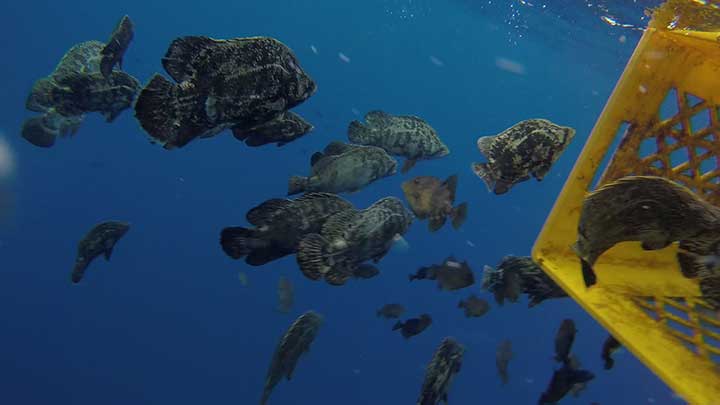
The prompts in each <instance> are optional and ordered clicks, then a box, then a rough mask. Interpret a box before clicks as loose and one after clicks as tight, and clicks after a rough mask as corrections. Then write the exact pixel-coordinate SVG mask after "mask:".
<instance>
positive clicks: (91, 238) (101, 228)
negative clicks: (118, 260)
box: [71, 221, 130, 283]
mask: <svg viewBox="0 0 720 405" xmlns="http://www.w3.org/2000/svg"><path fill="white" fill-rule="evenodd" d="M128 230H130V224H129V223H127V222H119V221H105V222H101V223H99V224H97V225H95V226H94V227H93V228H92V229H90V231H89V232H88V233H87V234H85V236H84V237H83V238H82V239H81V240H80V242H79V243H78V248H77V256H76V257H75V267H74V268H73V271H72V275H71V280H72V282H73V283H79V282H80V281H81V280H82V279H83V276H84V275H85V270H86V269H87V267H88V266H89V265H90V263H92V261H93V260H95V258H96V257H98V256H100V255H103V256H105V260H107V261H109V260H110V257H111V256H112V252H113V248H114V247H115V244H116V243H117V242H118V241H119V240H120V239H121V238H122V237H123V236H125V234H126V233H127V231H128Z"/></svg>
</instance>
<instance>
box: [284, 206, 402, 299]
mask: <svg viewBox="0 0 720 405" xmlns="http://www.w3.org/2000/svg"><path fill="white" fill-rule="evenodd" d="M412 220H413V217H412V214H411V213H410V212H409V211H408V210H407V209H406V208H405V207H404V206H403V204H402V202H401V201H400V200H398V199H397V198H395V197H386V198H383V199H381V200H379V201H377V202H375V203H374V204H373V205H371V206H370V207H368V208H366V209H364V210H345V211H341V212H338V213H337V214H334V215H333V216H331V217H330V218H328V220H327V221H326V222H325V224H324V225H323V227H322V230H321V231H320V233H313V234H309V235H307V236H305V238H303V240H302V241H301V242H300V246H299V248H298V253H297V262H298V264H299V265H300V270H302V272H303V274H305V276H306V277H308V278H310V279H311V280H319V279H320V278H324V279H325V281H326V282H328V283H329V284H332V285H342V284H344V283H345V282H346V281H347V280H348V279H350V278H351V277H353V275H354V274H355V272H356V270H357V268H358V266H360V265H361V264H362V263H363V262H365V261H368V260H373V261H374V262H375V263H377V262H379V261H380V259H382V258H383V257H384V256H385V255H386V254H387V252H388V251H389V250H390V248H391V247H392V245H393V243H394V239H395V236H396V235H403V234H405V232H407V230H408V228H409V227H410V224H411V223H412Z"/></svg>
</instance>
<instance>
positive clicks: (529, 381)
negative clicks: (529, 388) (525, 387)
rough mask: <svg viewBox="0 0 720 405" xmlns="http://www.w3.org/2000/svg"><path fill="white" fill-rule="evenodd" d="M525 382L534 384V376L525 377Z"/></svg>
mask: <svg viewBox="0 0 720 405" xmlns="http://www.w3.org/2000/svg"><path fill="white" fill-rule="evenodd" d="M525 382H526V383H528V384H532V383H534V382H535V380H533V379H532V378H529V377H526V378H525Z"/></svg>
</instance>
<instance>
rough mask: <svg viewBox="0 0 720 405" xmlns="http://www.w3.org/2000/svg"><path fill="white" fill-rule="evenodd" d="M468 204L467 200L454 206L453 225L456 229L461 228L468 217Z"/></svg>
mask: <svg viewBox="0 0 720 405" xmlns="http://www.w3.org/2000/svg"><path fill="white" fill-rule="evenodd" d="M467 210H468V204H467V203H466V202H464V203H462V204H460V205H458V206H457V207H455V208H453V212H452V226H453V228H455V229H459V228H460V227H461V226H462V224H464V223H465V220H466V219H467Z"/></svg>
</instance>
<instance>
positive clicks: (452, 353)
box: [417, 337, 465, 405]
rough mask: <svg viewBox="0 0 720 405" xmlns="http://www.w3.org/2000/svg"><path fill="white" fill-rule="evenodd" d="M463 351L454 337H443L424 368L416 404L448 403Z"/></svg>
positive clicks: (460, 364)
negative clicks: (423, 377)
mask: <svg viewBox="0 0 720 405" xmlns="http://www.w3.org/2000/svg"><path fill="white" fill-rule="evenodd" d="M464 353H465V348H464V347H463V346H462V345H461V344H459V343H458V342H456V341H455V339H453V338H450V337H446V338H445V339H443V341H442V342H441V343H440V346H438V348H437V349H436V350H435V353H434V354H433V357H432V360H430V364H428V366H427V369H426V370H425V379H424V380H423V384H422V389H421V390H420V397H419V398H418V400H417V405H437V404H439V403H441V402H443V403H445V404H447V403H448V392H449V391H450V385H451V384H452V381H453V379H454V377H455V375H456V374H457V373H459V372H460V369H461V368H462V359H463V354H464Z"/></svg>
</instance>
